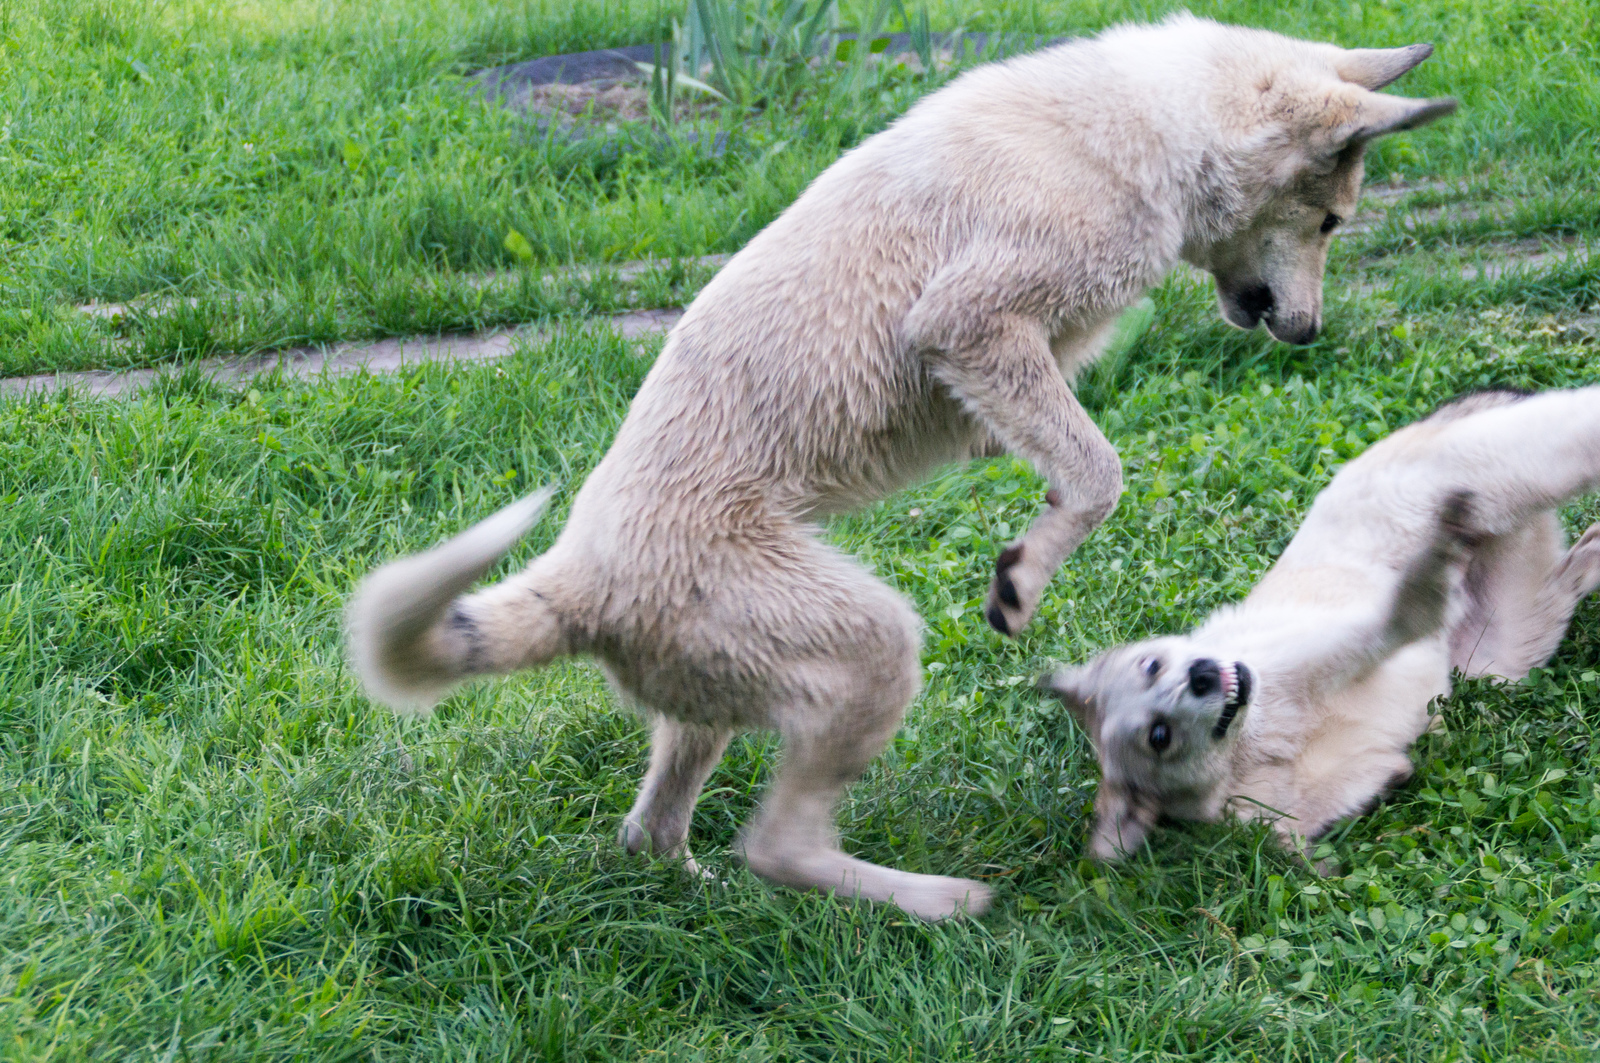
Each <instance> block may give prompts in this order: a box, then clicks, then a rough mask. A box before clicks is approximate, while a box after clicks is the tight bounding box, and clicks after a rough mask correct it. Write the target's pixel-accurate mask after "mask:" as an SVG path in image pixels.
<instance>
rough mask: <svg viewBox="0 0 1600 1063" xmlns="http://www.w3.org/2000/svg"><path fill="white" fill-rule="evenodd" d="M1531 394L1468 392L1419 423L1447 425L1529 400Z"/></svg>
mask: <svg viewBox="0 0 1600 1063" xmlns="http://www.w3.org/2000/svg"><path fill="white" fill-rule="evenodd" d="M1533 394H1534V393H1533V392H1531V391H1523V390H1521V389H1520V388H1486V389H1484V390H1481V391H1468V392H1465V393H1464V394H1461V395H1457V396H1456V397H1455V398H1453V399H1450V400H1448V401H1446V402H1443V403H1441V404H1440V405H1438V406H1437V407H1435V408H1434V410H1433V412H1432V413H1430V414H1428V416H1426V417H1424V418H1423V419H1422V421H1421V422H1419V423H1422V424H1438V425H1443V424H1449V423H1450V422H1452V421H1459V420H1461V419H1462V418H1464V417H1471V416H1472V415H1473V414H1475V413H1482V412H1483V411H1484V410H1495V409H1499V408H1500V407H1502V406H1510V405H1512V404H1514V403H1518V402H1522V401H1523V400H1524V399H1527V398H1531V397H1532V396H1533Z"/></svg>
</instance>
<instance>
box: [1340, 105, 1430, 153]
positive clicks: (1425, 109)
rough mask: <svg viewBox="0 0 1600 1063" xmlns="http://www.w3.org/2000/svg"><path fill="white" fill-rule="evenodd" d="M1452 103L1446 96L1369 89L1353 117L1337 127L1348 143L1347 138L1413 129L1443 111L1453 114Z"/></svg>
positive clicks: (1369, 138) (1374, 135)
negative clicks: (1416, 96) (1409, 95)
mask: <svg viewBox="0 0 1600 1063" xmlns="http://www.w3.org/2000/svg"><path fill="white" fill-rule="evenodd" d="M1456 106H1457V104H1456V101H1455V100H1453V99H1451V98H1450V97H1448V96H1440V97H1436V98H1434V99H1431V100H1412V99H1407V98H1406V97H1404V96H1385V95H1383V94H1382V93H1378V92H1374V93H1370V94H1368V96H1367V98H1366V99H1365V100H1363V101H1362V103H1361V107H1360V108H1359V109H1358V111H1357V113H1356V116H1355V120H1354V121H1352V122H1351V123H1350V124H1349V125H1348V126H1346V127H1345V129H1344V130H1342V131H1341V132H1342V134H1343V137H1342V139H1343V140H1344V142H1345V143H1347V144H1348V143H1350V142H1351V141H1356V140H1372V139H1373V138H1375V137H1381V136H1387V135H1388V134H1390V133H1399V132H1401V131H1403V130H1406V129H1416V128H1417V127H1418V126H1425V125H1427V124H1428V123H1429V122H1432V121H1433V120H1435V119H1437V118H1443V117H1444V116H1445V115H1447V114H1454V113H1455V111H1456Z"/></svg>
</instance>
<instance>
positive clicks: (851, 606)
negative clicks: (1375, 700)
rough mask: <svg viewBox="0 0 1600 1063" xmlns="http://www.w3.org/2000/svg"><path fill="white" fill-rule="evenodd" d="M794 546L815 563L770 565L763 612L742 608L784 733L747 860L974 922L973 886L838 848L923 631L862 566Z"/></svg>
mask: <svg viewBox="0 0 1600 1063" xmlns="http://www.w3.org/2000/svg"><path fill="white" fill-rule="evenodd" d="M799 546H800V549H801V550H803V551H804V552H805V554H806V555H809V556H806V557H805V558H804V561H803V562H802V564H801V565H799V566H796V567H788V566H785V569H783V570H778V569H768V570H767V571H766V572H765V573H764V574H763V579H762V586H761V594H762V598H761V601H760V604H759V607H757V608H749V607H745V608H741V610H740V616H739V620H740V622H741V624H742V626H743V629H744V633H745V635H746V637H748V636H749V635H751V634H759V635H760V636H761V637H760V641H759V643H753V644H752V643H748V642H747V645H752V648H753V649H756V650H758V651H762V652H757V653H753V654H751V655H750V656H751V657H766V659H767V662H768V663H767V664H766V666H765V669H764V670H765V671H766V673H767V678H766V680H765V682H766V684H767V685H766V689H767V690H769V691H770V699H769V700H768V703H767V705H766V706H765V708H764V713H763V715H764V718H765V722H766V723H767V724H768V725H769V726H771V727H774V728H776V729H777V730H778V731H779V733H780V734H781V735H782V737H783V759H782V761H781V763H780V765H779V768H778V771H777V774H776V776H775V778H774V780H773V783H772V787H771V790H770V792H769V793H768V794H767V796H766V799H765V800H764V801H763V802H762V807H761V810H760V812H759V813H758V814H757V815H756V817H755V819H754V820H753V821H752V822H751V823H750V824H748V825H747V827H746V829H745V831H744V834H743V836H742V838H741V842H740V848H741V850H742V855H743V858H744V861H745V864H746V866H748V867H749V868H750V870H751V871H753V872H755V873H756V874H757V875H760V876H761V877H762V878H765V879H768V880H770V881H773V882H777V883H780V884H783V885H787V886H791V887H795V888H798V889H815V890H825V891H830V892H834V893H836V894H837V895H839V896H840V897H841V898H857V897H859V898H862V899H865V900H871V901H892V902H893V903H895V904H897V905H899V906H900V907H901V908H904V909H905V910H906V911H908V912H910V913H912V914H914V915H917V916H920V917H922V918H926V919H943V918H946V917H948V916H953V915H958V914H961V913H963V912H964V913H967V914H974V915H975V914H977V913H978V912H981V911H982V910H983V909H984V907H985V906H986V905H987V903H988V899H989V890H988V889H987V888H985V887H984V886H982V885H980V884H978V883H976V882H970V881H967V880H965V879H957V878H945V877H941V876H936V875H921V874H912V873H909V872H904V871H896V870H892V869H890V868H886V867H880V866H878V865H876V864H872V863H868V862H867V861H865V860H858V859H855V858H853V857H850V856H846V855H845V854H844V853H843V852H841V851H840V850H839V837H838V832H837V829H836V827H835V823H834V816H835V813H836V811H837V808H838V804H839V800H840V798H841V797H842V796H843V794H844V790H845V787H847V786H848V785H850V783H851V782H853V781H854V780H855V779H856V778H857V777H858V776H859V775H860V774H861V772H862V771H863V770H864V769H865V768H866V766H867V764H868V763H869V762H870V761H871V760H872V758H873V757H875V756H877V754H878V753H879V751H880V750H882V749H883V747H884V745H885V744H886V743H887V742H888V741H889V739H890V738H891V737H892V736H893V735H894V732H895V730H896V728H898V727H899V725H900V720H901V718H902V716H903V715H904V713H905V710H906V706H907V705H909V704H910V702H911V699H912V698H913V697H914V696H915V695H916V692H917V689H918V687H919V685H920V683H921V673H922V667H921V661H920V648H921V623H920V621H919V620H918V618H917V615H916V613H915V612H914V611H913V610H912V609H911V607H910V606H909V605H908V604H907V603H906V601H905V600H904V599H902V598H901V597H900V596H899V595H898V594H896V593H894V592H893V591H892V590H890V589H889V588H888V587H886V586H884V585H883V584H882V583H880V582H878V581H877V580H876V579H873V578H872V577H871V576H870V575H869V574H867V573H866V572H863V571H862V570H861V569H860V568H859V567H858V566H856V565H855V564H853V563H851V562H849V561H847V560H845V559H843V558H840V557H838V556H837V555H836V554H833V553H832V551H829V550H828V549H827V548H826V547H823V546H822V545H821V544H820V543H816V542H815V541H814V540H808V541H806V542H804V543H802V544H799ZM797 552H798V551H797ZM791 556H793V555H791ZM796 560H799V559H798V558H796ZM732 619H733V618H732V617H729V620H730V621H731V620H732ZM752 621H753V622H752Z"/></svg>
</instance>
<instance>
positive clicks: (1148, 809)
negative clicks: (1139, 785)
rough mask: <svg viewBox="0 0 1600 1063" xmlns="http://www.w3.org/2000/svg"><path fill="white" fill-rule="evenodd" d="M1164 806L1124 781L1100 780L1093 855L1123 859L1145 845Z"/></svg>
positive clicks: (1092, 838) (1106, 858)
mask: <svg viewBox="0 0 1600 1063" xmlns="http://www.w3.org/2000/svg"><path fill="white" fill-rule="evenodd" d="M1160 811H1161V810H1160V809H1159V808H1157V807H1156V806H1155V804H1154V803H1153V802H1150V801H1145V800H1142V799H1141V795H1140V794H1137V793H1135V792H1133V791H1132V790H1129V789H1128V788H1127V787H1126V786H1123V785H1122V784H1121V783H1117V782H1113V781H1111V780H1110V779H1101V780H1100V792H1099V793H1098V794H1096V795H1095V799H1094V831H1093V833H1091V834H1090V836H1089V855H1090V856H1092V857H1094V858H1095V859H1096V860H1120V859H1122V858H1123V857H1125V856H1130V855H1132V853H1133V851H1134V850H1135V849H1137V848H1139V846H1141V845H1143V844H1144V840H1145V837H1146V836H1147V835H1149V833H1150V828H1151V827H1153V826H1155V823H1156V818H1157V817H1158V816H1159V815H1160Z"/></svg>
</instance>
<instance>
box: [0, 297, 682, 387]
mask: <svg viewBox="0 0 1600 1063" xmlns="http://www.w3.org/2000/svg"><path fill="white" fill-rule="evenodd" d="M682 316H683V311H682V310H681V309H677V308H672V309H666V310H635V311H632V312H630V313H626V314H616V315H613V316H611V317H602V318H587V319H584V320H585V321H586V322H597V323H603V324H608V325H610V327H611V328H613V329H615V330H616V331H617V332H618V333H620V334H621V335H622V336H624V337H625V338H627V339H636V338H640V337H643V336H647V335H649V334H652V333H664V332H666V331H668V330H669V329H671V328H672V326H673V325H675V324H677V322H678V319H679V318H680V317H682ZM552 331H553V330H552V329H550V328H548V327H546V328H540V327H539V326H527V327H524V328H518V329H496V330H494V331H490V332H476V333H456V334H453V335H445V336H407V337H398V338H394V339H387V340H377V341H375V342H372V343H345V344H338V345H336V346H332V347H300V348H296V349H294V350H287V351H273V352H271V353H268V354H257V355H249V356H246V357H243V358H212V359H207V360H205V361H202V362H196V363H190V364H189V365H173V366H161V367H157V368H153V369H129V370H124V371H117V370H106V369H91V370H86V371H83V372H63V373H39V374H36V375H34V376H23V377H11V378H9V379H3V380H0V395H31V394H39V393H42V392H49V391H58V390H62V389H66V388H71V389H72V390H74V391H76V392H78V393H80V394H83V395H89V396H93V397H96V398H117V397H120V396H126V395H133V394H136V393H137V392H139V391H140V390H142V389H144V388H146V387H148V386H150V385H151V384H153V383H154V382H156V381H157V380H159V379H160V378H161V377H163V376H175V375H178V374H180V373H183V372H186V371H188V370H190V369H191V368H193V369H198V370H199V371H200V372H201V373H202V374H203V375H205V376H206V377H208V378H210V379H211V380H214V381H216V382H218V383H221V384H242V383H245V382H247V381H249V380H252V379H254V378H255V377H257V376H260V375H261V374H263V373H272V372H281V373H283V375H284V376H286V377H289V378H291V379H297V380H307V379H323V380H326V379H330V378H333V377H341V376H348V375H350V374H351V373H361V372H368V373H390V372H398V371H400V370H403V369H407V368H413V367H415V366H418V365H421V364H423V363H425V362H490V361H494V360H496V359H499V358H504V357H505V356H506V355H508V354H510V353H511V351H512V349H513V348H514V347H515V346H516V344H517V343H519V342H524V341H528V340H538V339H541V338H544V337H546V336H548V335H550V333H551V332H552Z"/></svg>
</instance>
